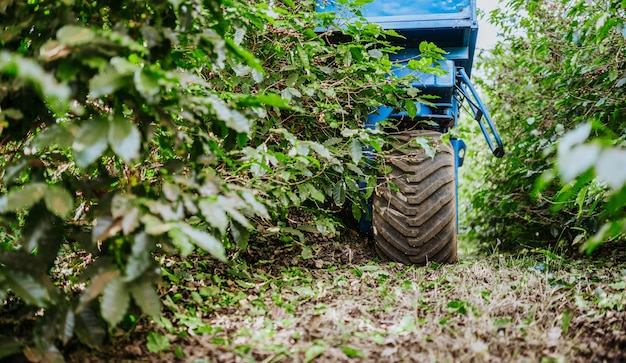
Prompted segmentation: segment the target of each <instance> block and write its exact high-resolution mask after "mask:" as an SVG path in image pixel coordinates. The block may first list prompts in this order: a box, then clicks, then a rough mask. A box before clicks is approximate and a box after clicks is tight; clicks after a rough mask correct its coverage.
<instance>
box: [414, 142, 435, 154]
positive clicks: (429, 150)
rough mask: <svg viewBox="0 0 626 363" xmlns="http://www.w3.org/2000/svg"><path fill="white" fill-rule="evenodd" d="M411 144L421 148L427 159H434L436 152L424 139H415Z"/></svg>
mask: <svg viewBox="0 0 626 363" xmlns="http://www.w3.org/2000/svg"><path fill="white" fill-rule="evenodd" d="M413 142H414V143H415V144H416V145H418V146H419V147H421V148H422V149H423V150H424V153H426V156H428V157H429V158H434V157H435V154H436V152H437V150H435V148H434V147H433V146H432V145H431V144H430V142H429V141H428V140H427V139H426V138H424V137H416V138H415V139H413Z"/></svg>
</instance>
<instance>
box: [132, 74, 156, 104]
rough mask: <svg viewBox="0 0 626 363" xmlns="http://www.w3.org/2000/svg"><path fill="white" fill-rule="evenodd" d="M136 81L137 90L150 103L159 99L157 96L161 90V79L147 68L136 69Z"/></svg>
mask: <svg viewBox="0 0 626 363" xmlns="http://www.w3.org/2000/svg"><path fill="white" fill-rule="evenodd" d="M134 81H135V88H136V89H137V92H139V94H140V95H141V96H143V98H144V99H145V100H146V101H147V102H148V103H155V102H157V101H158V99H159V98H158V97H157V96H158V95H159V93H160V92H161V87H160V86H159V80H158V79H157V78H156V77H154V75H152V74H151V73H148V72H146V71H145V70H142V69H137V70H136V71H135V76H134Z"/></svg>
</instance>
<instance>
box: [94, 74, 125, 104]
mask: <svg viewBox="0 0 626 363" xmlns="http://www.w3.org/2000/svg"><path fill="white" fill-rule="evenodd" d="M130 80H131V75H130V74H128V73H120V72H118V71H117V70H116V69H115V68H113V67H106V68H104V69H103V70H102V71H101V72H100V73H98V74H97V75H95V76H94V77H93V78H91V80H89V91H90V92H89V97H90V98H92V99H95V98H98V97H101V96H104V95H111V94H113V93H115V91H117V90H119V89H122V88H124V87H127V86H128V84H129V83H130Z"/></svg>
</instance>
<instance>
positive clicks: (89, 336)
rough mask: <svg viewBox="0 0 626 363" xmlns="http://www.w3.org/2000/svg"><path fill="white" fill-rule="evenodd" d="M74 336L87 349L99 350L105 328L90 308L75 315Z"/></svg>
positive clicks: (104, 335) (104, 334)
mask: <svg viewBox="0 0 626 363" xmlns="http://www.w3.org/2000/svg"><path fill="white" fill-rule="evenodd" d="M75 331H76V336H77V337H78V339H79V340H80V341H81V342H82V343H83V344H86V345H87V346H89V347H92V348H99V347H100V346H102V342H103V341H104V338H105V337H106V330H105V326H104V324H103V323H102V321H101V320H100V318H99V317H98V316H97V314H96V313H95V311H94V310H93V309H91V308H86V309H83V310H81V311H80V312H77V313H76V328H75Z"/></svg>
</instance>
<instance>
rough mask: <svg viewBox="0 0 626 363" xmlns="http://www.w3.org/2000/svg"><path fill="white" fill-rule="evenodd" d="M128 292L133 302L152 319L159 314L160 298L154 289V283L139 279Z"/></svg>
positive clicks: (156, 317) (157, 317)
mask: <svg viewBox="0 0 626 363" xmlns="http://www.w3.org/2000/svg"><path fill="white" fill-rule="evenodd" d="M130 293H131V295H132V297H133V300H134V301H135V304H137V306H139V307H140V308H141V310H142V311H143V312H144V313H145V314H146V315H148V316H150V317H151V318H152V319H154V320H158V319H159V317H160V316H161V299H160V298H159V294H157V292H156V290H155V286H154V284H152V283H151V282H150V281H146V280H140V281H137V282H136V283H134V284H133V285H132V287H131V290H130Z"/></svg>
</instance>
